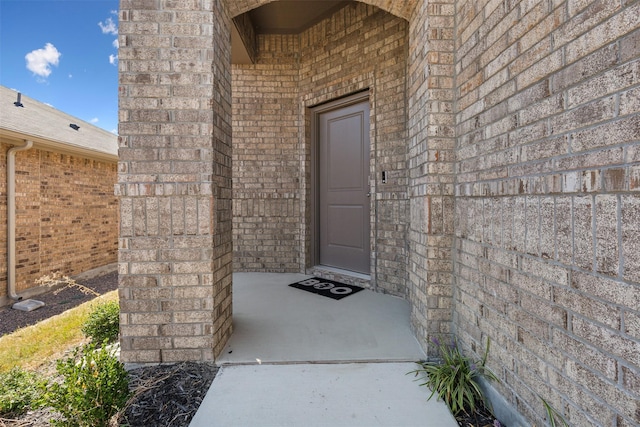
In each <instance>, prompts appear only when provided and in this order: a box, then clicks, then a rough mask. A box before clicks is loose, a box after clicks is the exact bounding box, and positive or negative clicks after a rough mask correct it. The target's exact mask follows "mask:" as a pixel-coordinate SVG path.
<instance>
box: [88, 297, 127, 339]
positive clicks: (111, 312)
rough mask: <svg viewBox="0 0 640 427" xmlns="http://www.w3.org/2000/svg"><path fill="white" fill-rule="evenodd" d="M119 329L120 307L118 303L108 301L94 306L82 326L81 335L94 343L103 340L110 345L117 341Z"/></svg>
mask: <svg viewBox="0 0 640 427" xmlns="http://www.w3.org/2000/svg"><path fill="white" fill-rule="evenodd" d="M119 327H120V305H119V304H118V301H108V302H105V303H101V304H98V305H96V307H95V308H94V309H93V310H92V311H91V312H90V313H89V317H88V318H87V320H86V321H85V323H84V325H82V333H83V334H85V335H86V336H87V337H89V338H91V341H93V342H94V343H101V342H103V341H105V340H107V341H108V342H110V343H112V342H115V341H116V340H117V339H118V332H119Z"/></svg>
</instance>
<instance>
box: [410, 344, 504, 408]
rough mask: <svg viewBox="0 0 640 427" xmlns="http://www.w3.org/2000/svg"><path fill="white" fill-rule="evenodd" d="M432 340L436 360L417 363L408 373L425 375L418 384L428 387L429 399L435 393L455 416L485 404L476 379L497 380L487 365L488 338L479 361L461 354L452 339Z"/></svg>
mask: <svg viewBox="0 0 640 427" xmlns="http://www.w3.org/2000/svg"><path fill="white" fill-rule="evenodd" d="M431 343H432V345H434V346H435V347H436V350H437V351H438V359H437V360H435V361H427V362H420V363H419V365H420V366H421V367H420V368H419V369H417V370H415V371H412V372H411V373H414V374H415V375H416V376H418V375H421V374H422V375H424V377H425V381H424V382H423V383H421V384H420V385H421V386H427V387H429V389H430V390H431V395H430V396H429V399H431V398H432V397H433V396H434V395H436V394H437V395H438V397H440V398H441V399H442V400H444V401H445V403H446V404H447V405H448V406H449V409H450V410H451V412H452V413H453V415H454V416H458V415H459V414H460V413H462V412H466V413H474V412H476V410H477V409H478V408H479V407H486V404H485V396H484V394H483V392H482V389H481V388H480V384H479V380H480V379H481V378H483V377H484V378H486V379H488V380H491V381H497V377H496V376H495V374H494V373H493V372H492V371H491V370H490V369H489V368H488V367H487V366H486V362H487V356H488V354H489V347H490V340H488V339H487V346H486V348H485V351H484V354H483V356H482V359H480V360H477V359H474V358H472V357H468V356H465V355H464V354H462V352H461V351H460V348H459V346H458V342H457V341H456V340H455V339H452V340H451V341H449V342H444V341H443V340H439V339H437V338H434V339H433V340H432V342H431Z"/></svg>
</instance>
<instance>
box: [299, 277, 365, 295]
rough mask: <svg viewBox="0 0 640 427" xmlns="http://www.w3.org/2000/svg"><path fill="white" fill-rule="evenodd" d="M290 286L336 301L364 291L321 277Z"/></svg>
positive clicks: (357, 287)
mask: <svg viewBox="0 0 640 427" xmlns="http://www.w3.org/2000/svg"><path fill="white" fill-rule="evenodd" d="M289 286H291V287H294V288H298V289H302V290H304V291H307V292H313V293H314V294H318V295H322V296H323V297H328V298H333V299H336V300H340V299H342V298H346V297H348V296H349V295H353V294H355V293H356V292H360V291H361V290H363V289H364V288H361V287H360V286H355V285H347V284H345V283H339V282H334V281H333V280H327V279H321V278H320V277H312V278H311V279H305V280H303V281H301V282H296V283H292V284H290V285H289Z"/></svg>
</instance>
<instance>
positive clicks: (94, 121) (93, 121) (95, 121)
mask: <svg viewBox="0 0 640 427" xmlns="http://www.w3.org/2000/svg"><path fill="white" fill-rule="evenodd" d="M99 121H100V120H98V118H97V117H94V118H93V119H91V120H89V122H91V123H94V124H95V123H98V122H99Z"/></svg>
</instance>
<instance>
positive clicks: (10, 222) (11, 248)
mask: <svg viewBox="0 0 640 427" xmlns="http://www.w3.org/2000/svg"><path fill="white" fill-rule="evenodd" d="M32 146H33V142H32V141H24V145H18V146H14V147H11V148H10V149H9V151H8V152H7V246H8V247H7V296H8V297H9V298H11V299H13V300H20V299H22V297H21V296H18V294H16V153H17V152H18V151H25V150H28V149H30V148H31V147H32Z"/></svg>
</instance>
